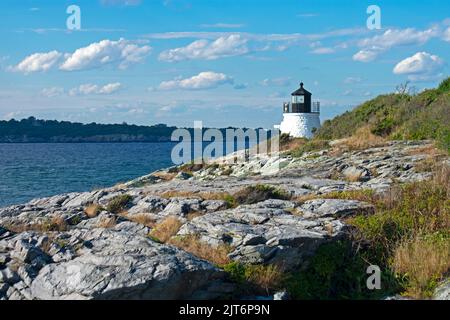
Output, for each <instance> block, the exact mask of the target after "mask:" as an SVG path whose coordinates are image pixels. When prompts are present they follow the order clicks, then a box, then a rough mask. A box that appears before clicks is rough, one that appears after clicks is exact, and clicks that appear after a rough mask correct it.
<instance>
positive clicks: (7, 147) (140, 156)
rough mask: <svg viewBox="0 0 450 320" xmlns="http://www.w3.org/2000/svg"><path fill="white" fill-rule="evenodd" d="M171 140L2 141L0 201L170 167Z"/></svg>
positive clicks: (14, 200) (79, 188)
mask: <svg viewBox="0 0 450 320" xmlns="http://www.w3.org/2000/svg"><path fill="white" fill-rule="evenodd" d="M174 145H175V144H174V143H170V142H169V143H79V144H78V143H68V144H64V143H62V144H57V143H55V144H52V143H36V144H26V143H24V144H0V207H4V206H7V205H11V204H20V203H25V202H27V201H29V200H31V199H34V198H40V197H46V196H52V195H56V194H60V193H66V192H79V191H89V190H92V189H95V188H100V187H108V186H113V185H115V184H116V183H119V182H125V181H129V180H131V179H134V178H137V177H140V176H143V175H146V174H149V173H151V172H152V171H155V170H157V169H160V168H164V167H169V166H171V165H173V164H172V161H171V159H170V155H171V151H172V148H173V146H174Z"/></svg>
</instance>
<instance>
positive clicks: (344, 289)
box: [286, 241, 398, 300]
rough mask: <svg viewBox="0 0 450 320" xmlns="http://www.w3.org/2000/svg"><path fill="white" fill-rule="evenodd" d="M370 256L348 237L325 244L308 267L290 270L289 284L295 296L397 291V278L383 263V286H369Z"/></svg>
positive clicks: (343, 296)
mask: <svg viewBox="0 0 450 320" xmlns="http://www.w3.org/2000/svg"><path fill="white" fill-rule="evenodd" d="M367 258H368V257H364V256H363V255H361V254H359V253H357V252H356V251H355V249H354V248H353V247H352V244H351V243H350V242H349V241H337V242H333V243H328V244H324V245H322V246H321V247H319V249H318V250H317V252H316V253H315V255H314V256H313V257H312V259H311V261H310V263H309V265H308V267H307V268H306V269H305V270H302V271H298V272H293V273H291V275H290V276H289V277H288V279H287V281H286V287H287V288H288V291H289V293H290V295H291V296H292V298H294V299H320V300H331V299H379V298H382V297H384V296H387V295H390V294H393V293H395V292H397V291H398V284H397V282H396V280H395V278H394V277H393V275H392V274H390V273H389V272H386V271H384V270H386V269H385V268H383V267H382V266H381V265H380V268H381V270H382V275H381V283H382V288H381V290H369V289H368V288H367V285H366V281H367V277H368V275H367V273H366V270H367V267H368V266H369V265H370V264H369V263H368V262H367V260H366V259H367ZM369 259H370V257H369ZM369 261H370V260H369Z"/></svg>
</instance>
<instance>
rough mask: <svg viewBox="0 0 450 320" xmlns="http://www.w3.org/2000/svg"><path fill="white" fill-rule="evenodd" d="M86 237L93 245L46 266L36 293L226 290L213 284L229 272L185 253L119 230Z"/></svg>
mask: <svg viewBox="0 0 450 320" xmlns="http://www.w3.org/2000/svg"><path fill="white" fill-rule="evenodd" d="M83 238H85V239H90V240H89V242H90V248H89V249H86V250H83V251H82V252H81V255H80V256H79V257H77V258H75V259H73V260H71V261H69V262H63V263H56V264H49V265H47V266H45V267H44V268H43V269H42V270H41V271H40V272H39V275H38V276H37V277H36V278H35V280H34V281H33V282H32V284H31V292H32V296H33V297H35V298H37V299H187V298H189V297H192V296H193V295H195V294H200V293H199V292H202V294H205V293H208V292H210V295H205V296H204V297H205V298H207V299H212V298H217V297H219V296H220V294H221V292H220V290H219V292H218V291H217V290H213V291H208V287H210V286H211V285H213V284H214V285H217V283H220V282H222V281H223V279H224V273H223V272H221V271H220V270H219V269H217V268H215V267H214V266H212V265H211V264H209V263H207V262H206V261H203V260H199V259H197V258H194V257H193V256H192V255H190V254H188V253H186V252H183V251H180V250H178V249H175V248H172V247H168V246H165V245H161V244H158V243H155V242H153V241H151V240H150V239H147V238H145V237H142V236H139V235H134V234H130V233H125V232H117V231H114V230H99V229H96V230H92V231H88V232H87V233H85V234H84V235H83ZM219 287H220V286H219ZM225 287H226V286H225ZM212 293H214V295H213V294H212Z"/></svg>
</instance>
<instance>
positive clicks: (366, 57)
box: [353, 50, 379, 62]
mask: <svg viewBox="0 0 450 320" xmlns="http://www.w3.org/2000/svg"><path fill="white" fill-rule="evenodd" d="M378 53H379V51H378V50H360V51H358V52H357V53H355V54H354V55H353V60H355V61H360V62H370V61H373V60H375V58H376V57H377V56H378Z"/></svg>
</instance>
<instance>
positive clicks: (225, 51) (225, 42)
mask: <svg viewBox="0 0 450 320" xmlns="http://www.w3.org/2000/svg"><path fill="white" fill-rule="evenodd" d="M246 44H247V40H246V39H244V38H243V37H241V36H240V35H238V34H232V35H229V36H225V37H220V38H218V39H216V40H215V41H213V42H210V41H208V40H197V41H194V42H192V43H191V44H189V45H187V46H186V47H181V48H175V49H170V50H166V51H163V52H161V54H160V55H159V59H160V60H163V61H169V62H176V61H183V60H194V59H204V60H215V59H219V58H223V57H231V56H238V55H243V54H246V53H248V52H249V49H248V48H247V45H246Z"/></svg>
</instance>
